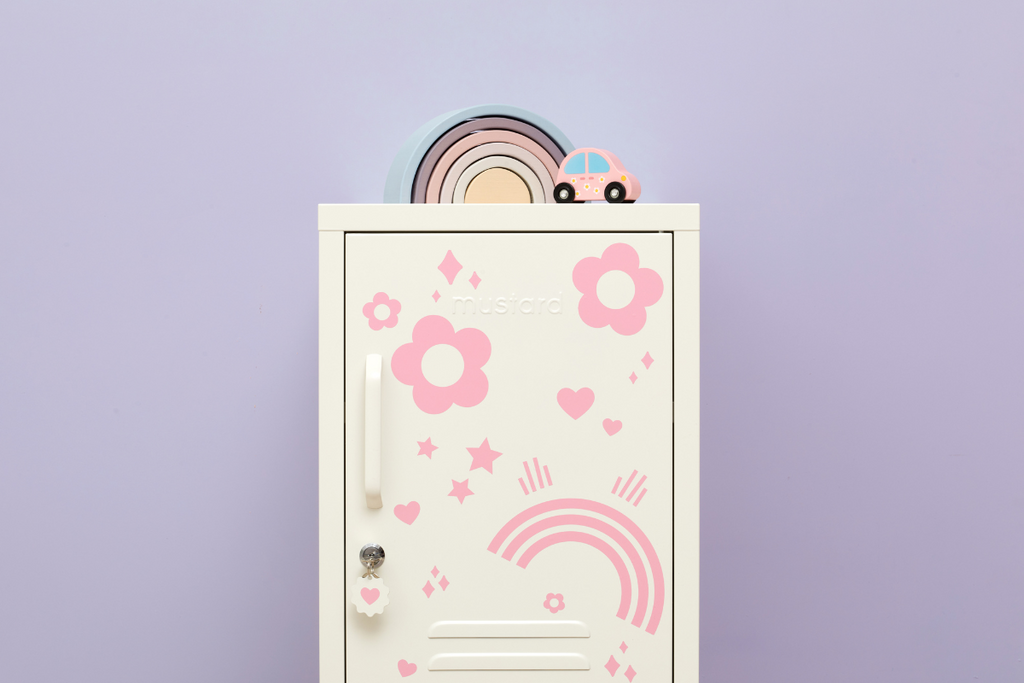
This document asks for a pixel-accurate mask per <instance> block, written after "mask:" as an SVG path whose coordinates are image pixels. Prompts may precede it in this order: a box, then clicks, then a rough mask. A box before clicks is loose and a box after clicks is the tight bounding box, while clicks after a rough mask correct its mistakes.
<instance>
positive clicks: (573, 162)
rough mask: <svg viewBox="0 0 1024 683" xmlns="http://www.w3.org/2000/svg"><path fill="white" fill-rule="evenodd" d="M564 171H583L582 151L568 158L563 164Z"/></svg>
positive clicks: (569, 172) (571, 172)
mask: <svg viewBox="0 0 1024 683" xmlns="http://www.w3.org/2000/svg"><path fill="white" fill-rule="evenodd" d="M565 172H566V173H568V174H569V175H572V174H574V173H583V172H584V167H583V152H580V153H579V154H577V155H576V156H574V157H572V158H571V159H569V161H568V162H566V164H565Z"/></svg>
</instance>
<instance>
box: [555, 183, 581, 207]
mask: <svg viewBox="0 0 1024 683" xmlns="http://www.w3.org/2000/svg"><path fill="white" fill-rule="evenodd" d="M555 201H556V202H558V203H559V204H568V203H570V202H574V201H576V188H575V187H573V186H572V185H570V184H569V183H558V185H556V186H555Z"/></svg>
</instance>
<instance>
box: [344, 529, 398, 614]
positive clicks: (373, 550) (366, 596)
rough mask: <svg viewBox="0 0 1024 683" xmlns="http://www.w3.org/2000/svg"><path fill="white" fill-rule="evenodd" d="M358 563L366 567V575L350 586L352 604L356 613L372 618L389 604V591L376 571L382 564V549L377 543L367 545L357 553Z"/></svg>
mask: <svg viewBox="0 0 1024 683" xmlns="http://www.w3.org/2000/svg"><path fill="white" fill-rule="evenodd" d="M359 561H360V562H361V563H362V565H363V566H364V567H366V573H365V574H363V575H362V576H360V577H359V578H358V579H356V583H355V585H354V586H352V604H353V605H355V606H356V610H357V611H359V612H362V613H363V614H365V615H366V616H369V617H372V616H373V615H374V614H380V613H381V612H383V611H384V608H385V607H387V606H388V603H389V602H390V600H389V599H388V593H389V592H390V591H389V589H388V587H387V586H385V585H384V580H383V579H382V578H380V577H379V576H377V571H376V570H377V568H378V567H380V566H381V565H382V564H384V548H382V547H381V546H380V545H379V544H377V543H367V544H366V545H364V546H363V547H362V549H361V550H360V551H359Z"/></svg>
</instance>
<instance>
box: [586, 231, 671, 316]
mask: <svg viewBox="0 0 1024 683" xmlns="http://www.w3.org/2000/svg"><path fill="white" fill-rule="evenodd" d="M613 270H620V271H622V272H623V273H625V274H626V275H628V276H629V277H630V279H631V280H633V300H632V301H630V302H629V303H628V304H626V305H625V306H623V307H622V308H608V307H607V306H605V305H604V304H602V303H601V300H600V299H598V298H597V281H598V280H600V279H601V276H602V275H604V274H605V273H608V272H611V271H613ZM572 283H573V284H574V285H576V289H578V290H580V292H581V293H582V294H583V297H582V298H581V299H580V306H579V311H580V318H581V319H582V320H583V322H584V323H586V324H587V325H590V326H591V327H604V326H605V325H611V327H612V329H613V330H615V331H616V332H618V333H619V334H622V335H630V334H636V333H637V332H639V331H640V330H642V329H643V327H644V324H645V323H646V322H647V307H648V306H653V305H654V304H656V303H657V302H658V300H659V299H661V294H662V291H663V290H664V288H665V286H664V284H663V283H662V281H661V277H660V276H659V275H658V274H657V273H656V272H654V271H653V270H651V269H650V268H641V267H640V256H639V255H637V253H636V250H635V249H633V247H631V246H629V245H628V244H622V243H618V244H613V245H611V246H610V247H608V248H607V249H605V250H604V253H603V254H601V258H597V257H595V256H588V257H587V258H585V259H582V260H581V261H580V262H579V263H577V264H576V267H575V268H573V270H572Z"/></svg>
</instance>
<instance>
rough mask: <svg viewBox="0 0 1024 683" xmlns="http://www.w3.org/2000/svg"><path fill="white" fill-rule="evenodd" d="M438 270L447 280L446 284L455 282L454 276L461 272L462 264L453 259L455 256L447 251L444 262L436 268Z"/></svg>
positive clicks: (450, 251)
mask: <svg viewBox="0 0 1024 683" xmlns="http://www.w3.org/2000/svg"><path fill="white" fill-rule="evenodd" d="M437 269H438V270H440V271H441V273H442V274H443V275H444V277H445V279H446V280H448V284H452V283H453V282H455V276H456V275H458V274H459V271H460V270H462V264H461V263H459V261H458V259H456V258H455V254H453V253H452V250H451V249H449V250H448V253H447V254H445V255H444V260H443V261H441V264H440V265H438V267H437Z"/></svg>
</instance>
